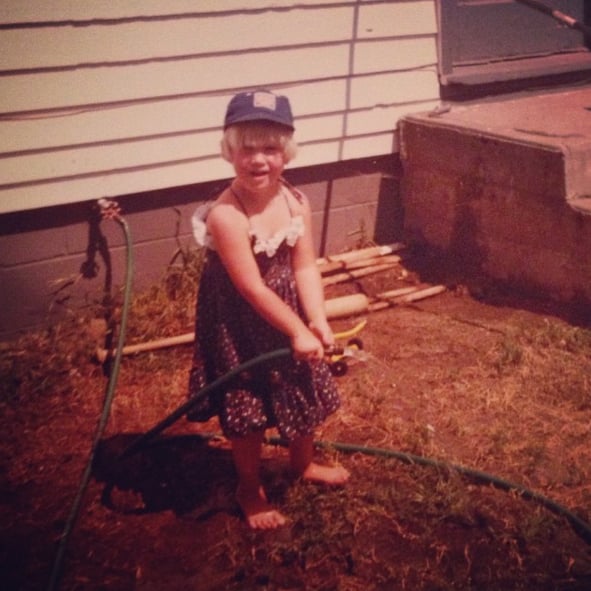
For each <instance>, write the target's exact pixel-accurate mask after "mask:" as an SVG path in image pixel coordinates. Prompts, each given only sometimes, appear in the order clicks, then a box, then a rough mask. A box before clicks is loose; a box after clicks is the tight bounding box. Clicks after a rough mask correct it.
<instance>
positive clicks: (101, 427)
mask: <svg viewBox="0 0 591 591" xmlns="http://www.w3.org/2000/svg"><path fill="white" fill-rule="evenodd" d="M98 205H99V207H100V208H101V214H102V215H103V217H104V218H107V219H113V220H115V221H116V222H118V223H119V224H120V225H121V227H122V229H123V233H124V236H125V245H126V250H127V257H126V259H127V264H126V269H125V289H124V291H123V307H122V311H121V324H120V328H119V336H118V339H117V352H116V353H115V358H114V360H113V365H112V367H111V372H110V375H109V381H108V383H107V390H106V394H105V401H104V404H103V410H102V413H101V416H100V419H99V423H98V425H97V428H96V432H95V436H94V439H93V442H92V447H91V451H90V455H89V457H88V460H87V463H86V468H85V469H84V472H83V474H82V477H81V479H80V485H79V487H78V492H77V494H76V497H75V499H74V503H73V504H72V508H71V510H70V513H69V515H68V518H67V520H66V523H65V525H64V529H63V531H62V534H61V537H60V540H59V544H58V548H57V553H56V557H55V560H54V562H53V567H52V571H51V576H50V579H49V585H48V587H47V591H54V589H57V588H58V585H59V580H60V578H61V574H62V568H63V562H64V558H65V554H66V548H67V546H68V541H69V539H70V535H71V533H72V530H73V529H74V525H75V523H76V520H77V518H78V514H79V513H80V507H81V505H82V500H83V498H84V493H85V491H86V488H87V487H88V483H89V481H90V476H91V475H92V465H93V462H94V458H95V455H96V451H97V448H98V445H99V442H100V440H101V438H102V436H103V433H104V431H105V427H106V426H107V421H108V419H109V413H110V411H111V404H112V402H113V397H114V395H115V387H116V385H117V379H118V377H119V368H120V365H121V355H122V350H123V344H124V342H125V331H126V330H127V317H128V313H129V304H130V300H131V284H132V278H133V250H132V241H131V233H130V230H129V226H128V224H127V222H126V221H125V220H124V219H123V218H122V217H121V215H120V211H119V208H118V206H117V204H116V203H115V202H113V201H109V200H106V199H100V200H99V202H98Z"/></svg>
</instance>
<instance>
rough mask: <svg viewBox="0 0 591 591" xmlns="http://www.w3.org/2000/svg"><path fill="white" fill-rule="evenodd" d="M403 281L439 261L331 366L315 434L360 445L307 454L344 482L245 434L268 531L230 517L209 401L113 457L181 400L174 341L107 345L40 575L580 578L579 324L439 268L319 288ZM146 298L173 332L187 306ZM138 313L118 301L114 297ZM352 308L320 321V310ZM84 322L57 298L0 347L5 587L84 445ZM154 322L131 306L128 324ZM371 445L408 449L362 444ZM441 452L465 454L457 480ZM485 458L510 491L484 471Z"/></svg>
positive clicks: (442, 582) (437, 583) (590, 355)
mask: <svg viewBox="0 0 591 591" xmlns="http://www.w3.org/2000/svg"><path fill="white" fill-rule="evenodd" d="M421 281H430V282H433V281H443V282H445V283H446V285H447V287H448V289H447V291H446V292H445V293H443V294H440V295H437V296H434V297H432V298H429V299H425V300H422V301H419V302H416V303H414V304H412V305H397V306H394V307H391V308H389V309H387V310H382V311H379V312H374V313H371V314H368V315H366V316H365V318H367V325H366V327H365V328H364V329H363V331H362V332H361V333H359V335H358V336H359V337H360V338H361V339H362V341H363V352H364V353H365V355H364V356H363V357H364V358H363V359H357V360H349V366H348V371H347V373H346V375H344V376H342V377H339V378H337V379H338V380H339V384H340V388H341V393H342V401H343V403H342V408H341V410H340V411H339V412H338V413H337V414H336V415H334V416H333V417H331V418H330V420H329V421H328V422H327V423H326V424H325V425H324V426H323V428H322V429H321V431H319V433H318V440H319V441H322V442H327V443H328V444H330V443H335V442H338V443H347V444H354V445H355V446H371V447H372V451H371V453H365V452H362V451H360V450H359V449H358V448H355V449H354V450H352V451H343V450H342V449H335V446H334V445H333V446H331V445H327V446H326V447H323V448H321V449H319V450H318V455H319V458H323V459H324V460H326V461H338V462H341V463H343V464H344V465H346V466H347V468H348V469H349V470H350V471H351V473H352V478H351V481H350V483H349V484H348V485H347V486H346V487H344V488H336V489H330V488H326V487H321V486H317V485H312V484H306V483H302V482H294V481H293V480H292V479H291V478H290V476H289V474H288V472H287V469H286V459H285V450H284V449H283V448H282V447H281V446H279V445H269V446H268V447H266V449H265V462H264V478H265V482H266V485H267V489H268V491H269V495H270V497H271V499H272V501H273V502H275V503H276V504H277V505H278V506H279V507H280V508H281V510H282V511H283V512H284V514H285V515H286V516H287V517H288V519H289V521H288V525H287V526H286V527H283V528H281V529H279V530H277V531H273V532H253V531H249V529H248V528H247V527H246V526H245V524H244V522H243V521H242V519H241V516H240V514H239V512H238V509H237V507H236V505H235V503H234V501H233V495H232V492H233V488H234V485H235V477H234V472H233V468H232V464H231V460H230V457H229V452H228V447H227V445H226V443H225V441H224V440H222V439H220V438H217V437H215V436H209V434H211V433H217V431H218V429H217V425H216V424H215V422H213V421H212V423H211V424H207V425H195V424H190V423H188V422H186V421H185V420H184V419H181V420H180V421H178V422H177V423H175V424H174V425H173V426H172V427H170V428H169V429H167V430H166V431H165V432H164V434H163V435H162V437H161V438H159V439H157V440H156V441H154V442H153V443H152V444H151V445H149V446H148V447H146V448H145V449H143V450H141V451H140V452H138V453H137V454H136V455H134V456H132V457H131V458H129V459H127V460H125V461H123V462H122V461H118V460H117V454H118V453H119V452H120V451H121V450H123V449H125V448H126V446H127V445H129V444H130V443H131V442H132V441H134V440H135V438H136V437H137V436H138V435H139V434H141V433H144V432H145V431H146V430H147V429H149V428H151V427H152V426H154V425H155V424H156V423H157V422H158V421H160V420H161V419H162V418H163V417H165V416H166V415H168V414H169V413H170V412H172V411H173V410H174V409H175V408H177V407H178V406H179V405H180V404H182V403H184V402H185V400H186V398H185V397H186V382H187V372H188V369H189V365H190V357H191V346H190V345H185V346H179V347H175V348H171V349H163V350H159V351H154V352H151V353H142V354H138V355H136V356H129V357H124V358H123V361H122V364H121V368H120V374H119V378H118V381H117V388H116V392H115V396H114V400H113V404H112V407H111V411H110V416H109V420H108V424H107V427H106V431H105V433H104V435H103V437H102V439H101V442H100V445H99V447H98V449H97V454H96V461H95V463H94V467H93V472H92V478H91V480H90V484H89V486H88V489H87V490H86V491H85V493H84V496H83V501H82V506H81V511H80V514H79V515H78V517H77V519H76V522H75V524H74V527H73V530H72V532H71V536H70V539H69V542H68V545H67V548H66V552H65V558H64V561H63V573H62V576H61V579H60V583H59V588H60V589H62V590H64V591H73V590H88V591H94V590H97V591H98V590H104V591H126V590H137V591H160V590H167V591H180V590H193V591H222V590H235V591H239V590H240V591H243V590H261V591H263V590H269V591H271V590H273V591H280V590H288V589H294V590H304V589H305V590H308V591H309V590H326V591H329V590H331V591H332V590H335V591H336V590H340V591H354V590H361V589H363V590H364V591H371V590H384V591H386V590H388V591H391V590H398V589H401V590H402V589H406V590H412V591H427V590H430V591H431V590H433V591H435V590H456V591H457V590H479V591H481V590H489V591H493V590H494V591H497V590H498V591H501V590H502V591H510V590H528V591H537V590H564V591H566V590H569V591H574V590H580V591H582V590H584V589H589V588H591V539H590V537H589V530H584V529H583V530H581V529H580V528H579V529H578V530H577V528H575V527H573V522H572V520H571V519H570V517H569V516H570V515H574V516H575V517H576V518H577V519H580V520H582V522H583V523H588V522H589V519H590V518H591V514H590V511H589V507H590V504H591V383H590V379H591V378H590V377H589V376H591V332H590V331H589V327H588V326H587V327H585V326H584V325H581V323H580V322H579V321H580V318H579V319H577V320H575V319H573V318H572V317H567V315H565V314H564V313H563V312H567V313H568V312H569V311H568V310H566V311H564V310H563V311H557V310H551V309H550V308H546V309H544V308H543V307H540V305H539V304H536V305H535V306H534V304H532V302H529V301H526V300H524V299H521V298H519V297H517V296H516V295H515V294H507V293H501V292H498V291H496V290H494V289H491V288H490V287H487V286H486V285H482V284H480V285H476V284H474V285H469V286H468V285H466V284H463V283H461V282H459V281H458V280H457V279H456V278H452V277H451V276H450V275H445V274H444V273H443V271H442V270H441V269H440V273H439V275H438V276H437V277H436V276H435V275H433V274H431V275H430V276H429V275H421V274H420V272H419V271H413V272H411V273H404V274H401V273H400V272H399V271H396V272H392V273H390V274H386V275H383V274H382V275H380V278H377V276H376V278H373V279H368V280H366V281H365V283H363V284H362V283H353V284H349V286H348V287H347V288H346V289H345V288H341V291H338V293H343V290H344V291H347V290H348V291H349V292H351V291H355V290H358V289H361V288H363V289H365V290H366V291H368V292H371V291H373V292H374V293H375V292H379V291H380V290H383V289H384V288H388V289H391V288H393V287H396V286H399V285H403V284H408V283H412V282H421ZM169 292H170V289H169ZM335 293H337V291H335ZM169 295H170V293H169ZM328 295H329V297H330V293H329V294H328ZM159 297H160V296H159V292H157V291H155V292H153V293H152V294H151V295H150V296H149V297H148V298H147V299H148V300H150V301H152V303H154V302H156V308H155V309H158V310H160V311H161V314H160V315H159V316H158V314H154V313H153V311H149V317H150V321H149V324H150V327H151V329H153V331H154V332H155V333H156V334H158V333H159V334H160V335H161V336H167V335H166V334H162V326H163V325H165V326H167V327H168V329H167V330H170V331H171V333H172V334H174V333H175V331H177V332H183V330H185V331H186V330H191V329H192V326H191V324H190V322H191V313H192V309H191V310H190V312H187V311H186V310H185V312H184V313H185V314H186V317H182V318H180V320H179V318H177V320H178V323H177V325H176V326H174V323H173V322H172V321H171V320H170V318H168V317H164V316H165V315H164V312H163V310H164V309H165V308H166V309H168V308H169V307H172V305H170V306H169V305H168V304H166V303H164V304H162V303H159ZM143 306H144V307H145V308H148V307H149V306H148V305H147V304H146V303H145V302H144V304H143ZM167 306H168V308H167ZM183 306H184V304H183ZM183 306H181V307H183ZM185 307H186V306H185ZM140 312H141V310H140V307H138V306H137V305H136V307H135V308H134V311H133V314H136V315H139V314H140ZM181 316H182V314H181ZM360 318H361V317H355V318H348V319H342V320H338V321H334V322H333V326H334V329H335V330H336V331H343V330H346V329H348V328H350V327H352V326H353V325H355V324H356V323H357V322H358V321H359V320H360ZM86 324H87V323H86V321H83V320H81V319H77V318H73V319H72V320H71V322H70V324H69V325H68V328H67V329H65V328H63V327H62V328H56V329H54V330H53V331H49V333H48V334H45V335H42V336H39V337H36V338H32V337H30V338H29V339H28V340H23V341H22V342H20V343H19V345H18V347H16V348H11V349H8V348H5V349H3V350H2V352H1V353H2V367H3V373H2V380H3V382H4V389H3V397H2V399H1V401H0V413H1V414H0V439H1V444H0V450H1V459H2V463H1V466H2V471H1V472H0V503H1V504H0V523H1V525H2V527H1V533H0V570H1V573H0V580H1V581H2V585H3V588H5V589H9V590H14V591H16V590H19V591H30V590H39V589H45V588H46V587H47V585H48V582H49V577H50V572H51V568H52V565H53V564H55V562H54V561H55V558H56V549H57V543H58V541H59V539H60V536H61V535H62V532H63V530H64V526H65V522H66V519H67V517H68V514H69V512H70V509H71V507H72V503H73V501H74V498H75V496H76V493H77V490H78V485H79V482H80V478H81V475H82V472H83V470H84V466H85V464H86V461H87V459H88V457H89V453H90V447H91V443H92V441H93V437H94V433H95V430H96V427H97V423H98V420H99V417H100V415H101V410H102V408H103V403H104V398H105V391H106V386H107V376H106V375H105V371H104V370H103V368H102V367H101V366H100V365H99V364H98V363H96V362H94V361H93V360H92V350H93V347H94V345H93V344H92V339H91V338H90V337H89V335H88V334H87V332H86ZM153 337H154V334H153V333H150V331H149V330H148V329H146V328H145V326H144V325H141V324H135V325H134V322H133V321H131V327H130V340H134V339H138V340H143V339H145V338H153ZM128 342H129V341H128ZM57 343H61V345H58V344H57ZM199 433H206V434H208V436H207V437H201V436H200V435H199ZM270 435H272V433H271V434H270ZM373 448H379V449H381V450H389V451H394V452H400V453H407V454H412V456H402V457H397V456H395V457H383V456H382V455H379V454H377V452H375V450H373ZM405 458H406V459H407V460H409V461H404V460H405ZM413 458H425V459H426V461H425V463H423V464H422V463H417V462H414V461H412V459H413ZM452 465H459V466H462V467H467V468H469V469H475V470H479V471H482V472H484V473H485V474H484V477H482V478H476V477H474V475H472V474H463V473H461V472H460V471H458V470H456V469H454V468H453V467H452ZM488 475H490V476H493V477H494V478H495V479H503V482H504V481H509V482H510V483H515V484H517V485H519V486H521V487H523V489H522V490H521V491H515V490H504V489H503V488H502V487H499V486H498V485H494V482H491V480H488V479H487V476H488ZM524 490H525V491H531V492H533V493H535V494H539V495H543V496H544V499H550V500H551V501H552V502H554V503H556V504H557V505H558V509H560V508H565V509H567V510H568V513H567V514H566V515H564V514H560V513H561V512H560V510H558V511H557V510H556V507H552V506H551V507H548V506H547V505H545V504H544V502H541V501H540V499H536V498H534V499H530V498H528V494H524Z"/></svg>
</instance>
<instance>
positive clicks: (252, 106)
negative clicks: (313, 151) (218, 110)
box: [224, 90, 295, 130]
mask: <svg viewBox="0 0 591 591" xmlns="http://www.w3.org/2000/svg"><path fill="white" fill-rule="evenodd" d="M246 121H271V122H272V123H279V124H280V125H285V126H286V127H289V128H290V129H291V130H293V129H295V128H294V125H293V115H292V113H291V106H290V104H289V99H288V98H287V97H286V96H282V95H279V94H273V93H272V92H271V91H269V90H255V91H254V92H241V93H239V94H237V95H235V96H233V97H232V100H231V101H230V103H229V104H228V108H227V109H226V118H225V119H224V129H226V128H227V127H229V126H230V125H234V124H235V123H245V122H246Z"/></svg>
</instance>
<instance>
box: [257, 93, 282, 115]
mask: <svg viewBox="0 0 591 591" xmlns="http://www.w3.org/2000/svg"><path fill="white" fill-rule="evenodd" d="M252 104H253V106H254V107H261V108H263V109H269V110H271V111H275V110H276V109H277V98H276V97H275V95H274V94H271V93H270V92H255V93H254V95H253V97H252Z"/></svg>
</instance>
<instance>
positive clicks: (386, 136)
mask: <svg viewBox="0 0 591 591" xmlns="http://www.w3.org/2000/svg"><path fill="white" fill-rule="evenodd" d="M397 149H398V148H397V146H396V144H395V136H394V133H382V134H376V135H371V136H368V137H362V138H351V139H347V140H345V142H344V145H343V150H342V158H343V160H352V159H355V158H366V157H368V156H383V155H384V154H391V153H393V152H395V151H397Z"/></svg>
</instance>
